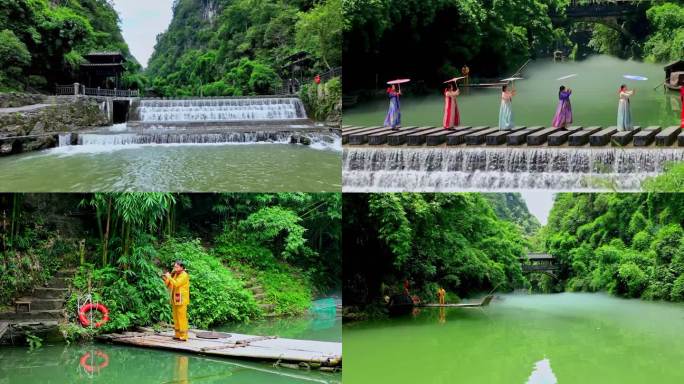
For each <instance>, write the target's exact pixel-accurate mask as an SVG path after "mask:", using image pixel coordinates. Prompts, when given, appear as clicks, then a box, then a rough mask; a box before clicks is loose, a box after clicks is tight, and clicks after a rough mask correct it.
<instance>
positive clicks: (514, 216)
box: [482, 193, 541, 236]
mask: <svg viewBox="0 0 684 384" xmlns="http://www.w3.org/2000/svg"><path fill="white" fill-rule="evenodd" d="M482 196H484V198H485V199H487V200H489V203H490V204H491V205H492V208H493V209H494V213H496V215H497V216H498V217H499V218H500V219H502V220H506V221H510V222H512V223H515V224H517V225H518V226H520V228H521V229H522V231H523V233H524V234H525V235H527V236H533V235H535V234H536V233H537V231H539V228H541V224H539V220H537V218H536V217H534V216H533V215H532V214H531V213H530V211H529V210H528V209H527V203H525V200H523V198H522V196H521V195H520V194H519V193H484V194H482Z"/></svg>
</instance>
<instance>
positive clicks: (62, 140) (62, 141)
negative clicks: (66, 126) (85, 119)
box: [57, 133, 71, 147]
mask: <svg viewBox="0 0 684 384" xmlns="http://www.w3.org/2000/svg"><path fill="white" fill-rule="evenodd" d="M58 138H59V141H58V142H57V146H58V147H65V146H67V145H71V133H60V134H59V135H58Z"/></svg>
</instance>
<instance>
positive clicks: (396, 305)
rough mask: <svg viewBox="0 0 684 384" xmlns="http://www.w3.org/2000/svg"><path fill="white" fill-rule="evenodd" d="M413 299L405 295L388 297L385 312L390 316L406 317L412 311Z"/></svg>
mask: <svg viewBox="0 0 684 384" xmlns="http://www.w3.org/2000/svg"><path fill="white" fill-rule="evenodd" d="M413 305H414V304H413V298H411V295H407V294H405V293H401V294H397V295H392V296H390V300H389V303H387V310H388V311H389V315H390V316H401V315H407V314H409V313H411V312H412V311H413Z"/></svg>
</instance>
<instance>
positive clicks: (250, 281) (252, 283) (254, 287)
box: [231, 127, 379, 317]
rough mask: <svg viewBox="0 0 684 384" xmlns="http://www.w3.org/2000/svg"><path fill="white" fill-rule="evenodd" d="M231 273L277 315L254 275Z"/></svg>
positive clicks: (270, 313) (263, 308) (267, 310)
mask: <svg viewBox="0 0 684 384" xmlns="http://www.w3.org/2000/svg"><path fill="white" fill-rule="evenodd" d="M378 128H379V127H372V129H378ZM351 131H352V132H353V131H355V129H352V130H351ZM231 271H232V272H233V275H235V276H236V277H238V278H240V279H242V280H243V281H244V287H245V289H247V290H248V291H250V292H252V297H254V300H255V301H256V302H257V305H258V306H259V308H261V311H262V312H263V313H264V317H275V316H277V315H276V314H275V312H274V310H275V305H274V304H269V303H265V302H264V300H265V299H266V292H265V291H264V287H262V286H261V285H259V281H258V280H257V278H256V277H249V278H246V276H245V274H244V273H242V272H239V271H234V270H231Z"/></svg>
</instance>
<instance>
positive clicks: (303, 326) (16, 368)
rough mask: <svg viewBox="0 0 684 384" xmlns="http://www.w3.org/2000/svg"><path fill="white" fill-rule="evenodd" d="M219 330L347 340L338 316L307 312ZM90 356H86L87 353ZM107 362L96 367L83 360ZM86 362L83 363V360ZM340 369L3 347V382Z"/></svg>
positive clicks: (187, 380) (189, 380)
mask: <svg viewBox="0 0 684 384" xmlns="http://www.w3.org/2000/svg"><path fill="white" fill-rule="evenodd" d="M216 329H217V330H223V331H229V332H251V333H257V332H260V333H262V334H269V335H278V336H281V337H287V338H300V339H311V340H321V341H336V342H341V341H342V331H341V320H340V318H339V317H335V316H332V317H329V316H323V317H320V316H319V317H316V318H311V317H302V318H285V319H275V320H264V321H258V322H255V323H251V324H241V325H225V326H222V327H217V328H216ZM84 356H85V358H84ZM104 356H106V359H108V363H107V365H106V366H105V367H102V368H99V369H98V368H94V369H91V372H89V371H88V369H87V368H84V365H85V366H86V367H87V366H95V367H97V366H99V365H101V364H103V363H104V361H105V357H104ZM82 360H83V361H84V364H83V365H82V364H81V361H82ZM341 381H342V375H341V374H340V373H321V372H313V371H311V372H307V371H302V370H292V369H287V368H274V367H273V365H272V364H271V363H260V362H252V361H246V360H232V359H222V358H216V357H208V356H200V355H194V354H184V353H176V352H170V351H161V350H154V349H145V348H134V347H126V346H118V345H108V344H102V343H97V342H96V343H92V344H83V345H78V344H77V345H65V344H49V343H46V345H44V346H43V347H42V348H39V349H36V350H33V351H29V350H28V348H27V347H4V346H3V347H0V384H10V383H11V384H14V383H21V384H62V383H64V384H66V383H126V384H134V383H135V384H172V383H173V384H196V383H202V384H205V383H206V384H217V383H241V384H242V383H244V384H256V383H259V384H266V383H269V384H270V383H274V384H280V383H287V384H291V383H322V384H323V383H331V384H333V383H340V382H341Z"/></svg>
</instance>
